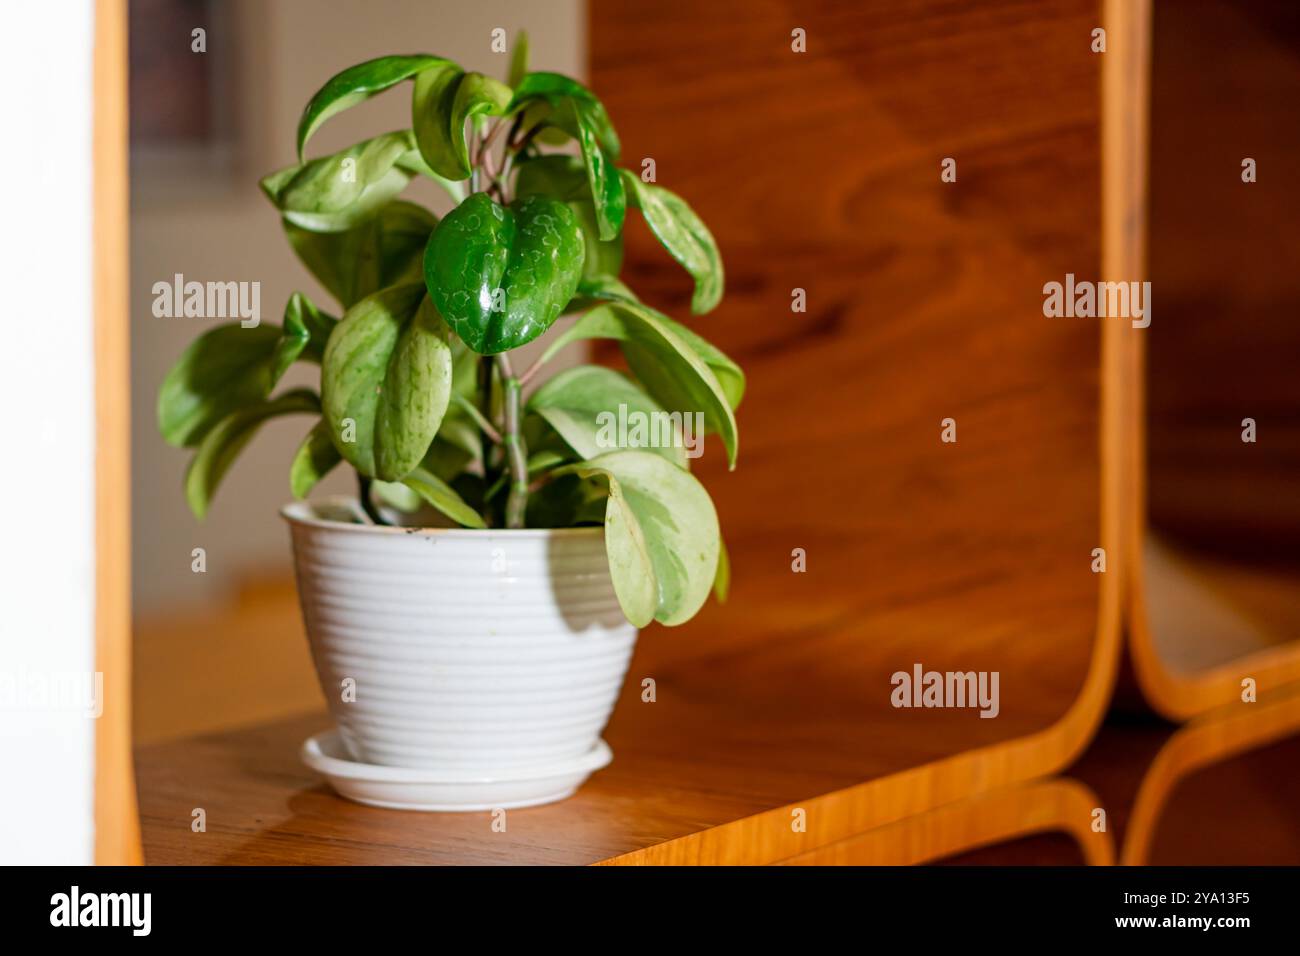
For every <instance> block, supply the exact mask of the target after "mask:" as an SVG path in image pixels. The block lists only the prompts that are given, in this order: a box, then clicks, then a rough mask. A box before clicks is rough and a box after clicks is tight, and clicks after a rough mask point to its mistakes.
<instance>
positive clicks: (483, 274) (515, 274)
mask: <svg viewBox="0 0 1300 956" xmlns="http://www.w3.org/2000/svg"><path fill="white" fill-rule="evenodd" d="M583 255H584V253H583V247H582V231H581V229H580V228H579V226H578V222H577V220H576V219H575V218H574V216H573V212H572V211H571V210H570V209H569V208H568V207H567V206H565V205H564V204H563V203H559V202H556V201H555V200H553V199H547V198H545V197H542V196H529V197H527V198H525V199H518V200H515V201H514V202H513V203H511V204H510V205H509V206H508V207H504V206H500V205H498V204H497V203H496V202H494V201H493V200H492V199H491V198H490V197H489V196H488V195H487V194H486V193H475V194H474V195H473V196H470V197H469V199H467V200H465V201H464V202H463V203H461V204H460V205H459V206H457V207H456V208H455V209H454V210H452V211H451V212H450V213H448V214H447V216H446V217H445V218H444V219H443V220H442V222H440V223H438V228H437V229H435V230H434V231H433V235H432V236H431V237H430V239H429V246H428V249H426V250H425V256H424V280H425V285H426V286H427V288H428V290H429V295H430V297H432V299H433V301H434V303H435V304H436V305H437V306H438V310H439V311H440V312H441V313H442V315H443V316H444V318H445V319H446V321H447V323H448V324H449V325H450V326H451V327H452V328H453V329H454V330H455V331H456V334H457V335H459V336H460V338H461V340H462V341H464V342H465V344H466V345H468V346H469V347H470V348H471V349H473V350H474V351H475V352H478V353H480V354H482V355H492V354H495V353H497V352H504V351H506V350H508V349H513V348H518V347H519V346H521V345H523V344H524V343H526V342H531V341H532V340H533V339H535V338H537V336H539V335H541V334H542V333H543V332H545V331H546V330H547V329H548V328H550V327H551V324H552V323H553V322H554V321H555V320H556V318H558V317H559V315H560V312H561V311H562V310H563V309H564V306H565V305H566V304H567V303H568V302H569V300H570V299H571V298H572V297H573V293H574V290H576V289H577V287H578V279H579V277H580V276H581V275H582V262H583Z"/></svg>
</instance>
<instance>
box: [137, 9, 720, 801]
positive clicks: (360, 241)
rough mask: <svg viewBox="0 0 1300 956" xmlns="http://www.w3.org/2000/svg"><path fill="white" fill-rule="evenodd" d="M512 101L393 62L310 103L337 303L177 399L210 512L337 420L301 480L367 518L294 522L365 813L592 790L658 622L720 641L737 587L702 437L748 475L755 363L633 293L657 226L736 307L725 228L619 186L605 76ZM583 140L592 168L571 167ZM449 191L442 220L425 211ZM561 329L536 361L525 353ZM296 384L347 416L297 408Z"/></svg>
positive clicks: (293, 175)
mask: <svg viewBox="0 0 1300 956" xmlns="http://www.w3.org/2000/svg"><path fill="white" fill-rule="evenodd" d="M526 57H527V53H526V38H524V37H523V36H522V35H521V37H520V39H519V41H517V43H516V47H515V53H514V57H513V60H512V66H511V75H510V82H509V85H507V84H506V83H502V82H500V81H498V80H495V79H493V78H491V77H488V76H485V75H483V74H480V73H475V72H468V71H465V70H463V69H461V68H460V67H459V66H457V65H456V64H455V63H453V62H451V61H450V60H447V59H445V58H442V57H437V56H425V55H418V56H388V57H381V58H379V59H375V60H370V61H368V62H366V63H362V64H359V65H357V66H354V67H352V68H350V69H347V70H344V71H343V72H342V73H339V74H338V75H336V76H334V77H333V78H332V79H330V80H329V81H328V82H327V83H326V84H325V85H324V86H323V87H321V89H320V90H319V92H317V93H316V95H315V96H313V97H312V99H311V101H310V102H309V103H308V104H307V106H306V109H305V110H304V111H303V115H302V119H301V122H300V123H299V126H298V132H297V149H298V158H299V162H298V163H297V164H296V165H293V166H290V167H288V168H286V169H282V170H279V171H278V172H274V173H272V174H271V175H269V176H267V177H265V178H264V179H263V180H262V182H261V186H262V189H263V191H264V192H265V194H266V196H267V197H268V198H269V199H270V200H271V202H272V203H273V204H274V205H275V207H276V209H277V210H279V213H280V215H281V219H282V224H283V228H284V231H285V234H286V237H287V238H288V240H289V243H290V245H291V246H292V247H293V249H294V251H295V252H296V253H297V255H298V257H299V258H300V259H301V260H302V263H303V264H304V265H305V266H306V268H307V269H308V270H309V271H310V272H311V273H312V274H313V275H314V276H315V277H316V278H317V279H318V280H319V281H320V283H321V285H322V286H323V287H324V288H325V289H327V290H328V291H329V292H330V293H331V294H332V295H333V296H334V298H335V299H337V301H338V312H339V313H340V314H339V315H338V316H337V317H336V316H335V315H333V314H331V313H330V312H327V311H326V310H325V309H323V308H321V307H318V306H317V305H316V304H315V303H314V302H312V301H310V300H309V299H308V298H307V297H306V296H304V295H302V294H301V293H295V294H294V295H293V296H292V297H291V298H290V299H289V302H288V305H287V306H286V308H285V313H284V322H283V325H282V326H281V327H275V326H273V325H271V324H268V323H263V324H260V325H256V326H254V327H250V328H245V327H243V326H242V325H240V324H238V323H235V324H231V325H226V326H221V327H217V328H214V329H212V330H210V331H208V332H206V333H205V334H203V335H202V336H200V337H199V338H198V339H197V340H196V341H195V342H194V343H193V344H192V345H191V346H190V347H189V349H187V350H186V352H185V353H184V354H183V355H182V356H181V358H180V359H179V361H178V362H177V364H176V365H175V367H174V368H173V369H172V370H171V371H170V373H169V374H168V376H167V378H166V379H165V381H164V382H163V384H162V387H161V390H160V394H159V401H158V419H159V426H160V429H161V431H162V434H163V436H164V438H165V439H166V440H167V441H168V442H170V443H172V444H174V445H177V446H180V447H185V448H190V449H193V452H194V454H193V458H192V460H191V462H190V465H189V469H188V471H187V473H186V476H185V494H186V497H187V499H188V502H189V505H190V507H191V509H192V510H193V511H194V513H195V515H196V516H198V517H200V518H202V517H203V515H204V513H205V512H206V510H207V508H208V504H209V502H210V500H211V498H212V495H213V493H214V492H215V491H216V488H217V486H218V484H219V483H220V481H221V478H222V476H223V475H224V474H225V472H226V470H227V469H228V468H229V466H230V464H231V463H232V461H233V460H234V459H235V457H236V456H237V455H238V454H239V452H240V450H241V449H242V448H243V447H244V445H245V444H246V443H247V442H248V441H249V440H250V439H251V438H252V437H253V435H254V433H255V432H256V430H257V429H258V427H259V426H260V425H261V424H262V423H263V422H265V421H267V420H268V419H270V418H273V417H276V416H281V415H305V416H309V417H311V418H315V419H316V421H315V422H314V424H312V426H311V427H310V429H309V430H308V431H307V433H306V435H305V437H304V438H303V440H302V443H301V445H300V446H299V448H298V450H297V452H296V453H295V455H294V456H293V459H292V462H291V464H290V466H289V481H290V487H291V490H292V493H293V495H294V496H295V498H297V499H303V498H304V497H305V496H306V495H307V494H308V492H310V491H311V490H312V488H313V486H314V485H315V484H316V483H317V482H318V481H319V480H320V479H321V477H322V476H324V475H325V474H326V473H328V472H330V471H331V470H332V469H334V468H335V467H337V466H340V465H346V466H349V467H351V468H352V469H354V470H355V472H356V475H357V478H358V488H359V496H358V498H357V499H356V500H355V501H352V500H350V499H334V500H329V501H324V502H317V503H307V502H305V501H296V502H294V503H292V504H290V505H288V506H287V507H285V509H284V510H283V514H284V517H285V518H286V519H287V521H288V523H289V527H290V530H291V534H292V539H293V548H294V556H295V562H296V570H297V580H298V588H299V596H300V599H301V604H302V611H303V617H304V619H305V624H306V629H307V633H308V636H309V640H310V643H311V648H312V654H313V658H314V660H315V664H316V668H317V672H318V675H319V678H320V682H321V687H322V689H323V691H324V693H325V697H326V699H327V700H328V701H329V705H330V708H331V712H332V715H333V717H334V719H335V721H336V722H337V725H338V730H337V732H331V733H329V734H324V735H318V736H317V737H314V738H312V739H311V740H309V741H308V742H307V743H306V744H305V745H304V757H305V759H307V760H308V762H309V763H311V764H312V765H313V766H316V767H318V768H320V769H322V770H323V771H324V772H325V773H326V774H327V776H329V778H330V780H331V782H332V783H333V784H334V785H335V787H336V788H337V789H339V790H340V791H341V792H343V793H344V794H345V795H348V796H351V797H354V798H355V799H359V800H362V801H364V802H370V803H377V804H381V805H387V806H403V807H413V808H426V809H469V808H474V807H489V808H492V807H506V806H521V805H527V804H530V803H540V802H545V801H548V800H554V799H559V798H561V797H563V796H566V795H567V794H568V793H571V792H572V791H573V789H574V788H575V787H576V786H578V785H579V784H580V783H581V782H582V780H583V779H585V778H586V776H587V775H588V774H589V773H590V772H591V771H592V770H593V769H595V768H597V767H599V766H602V765H603V764H604V763H605V762H607V761H608V760H609V757H610V755H609V751H608V748H607V747H605V745H604V744H603V742H602V741H601V740H600V733H601V731H602V729H603V727H604V725H605V723H606V722H607V720H608V717H609V713H610V710H611V709H612V707H613V703H614V701H615V699H616V697H617V694H618V690H619V687H620V685H621V684H622V681H623V677H624V674H625V672H626V668H627V663H628V660H629V658H630V656H631V653H632V647H633V643H634V641H635V639H636V634H637V629H638V628H641V627H644V626H646V625H647V624H649V623H650V622H651V621H658V622H660V623H661V624H665V625H669V626H672V625H676V624H681V623H683V622H684V621H687V620H689V619H690V618H691V617H692V616H693V615H694V614H695V613H696V611H697V610H698V609H699V608H700V606H701V605H702V603H703V602H704V601H705V599H706V598H707V597H708V595H709V592H710V590H713V591H714V592H716V593H717V595H718V597H719V598H720V599H722V598H724V597H725V592H726V589H727V578H728V570H727V559H726V555H725V550H724V548H723V545H722V542H721V537H720V534H719V528H718V520H717V515H716V512H715V511H714V507H713V504H712V502H711V500H710V498H709V495H708V493H707V492H706V491H705V490H704V488H703V486H702V485H701V484H700V483H699V481H698V480H696V479H695V478H694V477H693V476H692V475H691V472H690V470H689V464H690V461H689V458H690V457H692V456H693V455H695V454H698V451H699V445H698V442H699V440H700V438H701V437H702V435H701V432H703V431H707V432H709V433H713V434H716V435H718V436H719V437H720V439H721V446H722V449H723V450H724V452H725V454H726V455H727V458H728V463H729V465H731V466H732V467H734V464H735V457H736V447H737V435H736V420H735V415H734V411H735V408H736V406H737V404H738V403H739V401H740V398H741V394H742V392H743V390H744V376H743V374H742V373H741V371H740V369H739V368H738V367H737V366H736V364H735V363H734V362H732V361H731V360H730V359H729V358H728V357H727V356H726V355H724V354H723V353H722V352H721V351H719V350H718V349H716V348H714V347H713V346H712V345H710V344H709V343H708V342H706V341H705V340H704V339H703V338H701V337H700V336H699V335H697V334H695V333H694V332H692V331H690V330H689V329H687V328H686V327H684V326H683V325H681V324H679V323H677V322H675V321H673V320H672V319H670V318H668V317H667V316H665V315H663V314H661V313H660V312H658V311H656V310H654V309H653V308H651V307H649V306H647V305H645V304H644V303H642V302H641V301H640V300H639V299H638V298H637V297H636V295H635V294H634V293H633V292H632V291H631V290H630V289H629V288H628V287H627V286H626V285H624V284H623V283H622V282H620V281H619V278H618V274H619V270H620V267H621V262H622V239H621V231H622V225H623V221H624V218H625V215H626V213H627V211H628V210H629V209H636V210H639V211H640V214H641V215H642V216H643V217H644V218H645V221H646V223H647V224H648V225H649V227H650V229H651V231H652V232H653V233H654V235H655V236H656V237H657V238H658V239H659V241H660V242H661V243H662V244H663V246H664V247H665V248H666V250H667V251H668V253H669V254H670V255H671V256H672V257H673V258H674V259H676V260H677V261H678V262H679V263H681V265H682V266H683V267H684V268H685V269H686V271H687V272H688V273H689V274H690V275H691V276H692V277H693V279H694V288H695V291H694V295H693V299H692V311H693V312H695V313H697V314H699V313H705V312H708V311H709V310H711V309H712V308H713V307H714V306H716V305H717V304H718V301H719V300H720V299H721V297H722V291H723V270H722V263H721V260H720V258H719V255H718V249H717V246H716V244H715V242H714V240H713V237H712V236H711V235H710V233H709V231H708V229H707V228H706V227H705V225H704V224H703V223H702V222H701V221H700V220H699V218H698V217H697V216H696V215H695V214H694V213H693V212H692V211H691V209H690V208H689V207H688V206H687V205H686V203H685V202H683V201H682V199H680V198H679V197H678V196H676V195H674V194H673V193H671V192H669V191H668V190H667V189H664V188H662V187H660V186H657V185H655V184H653V183H649V182H644V181H642V178H641V177H640V176H638V175H636V174H634V173H632V172H630V171H628V170H626V169H620V168H618V166H617V165H616V164H617V163H618V159H619V141H618V137H617V135H616V134H615V131H614V127H613V125H612V124H611V123H610V120H609V118H608V116H607V115H606V113H605V110H604V108H603V106H602V105H601V103H600V102H599V100H597V98H596V97H595V96H594V95H593V94H592V93H591V91H590V90H588V89H586V88H585V87H584V86H583V85H582V84H580V83H578V82H577V81H575V80H573V79H570V78H568V77H565V76H560V75H558V74H554V73H544V72H528V71H527V69H526V66H525V61H526ZM407 81H410V83H411V85H412V111H411V128H410V129H403V130H397V131H394V132H388V133H383V134H381V135H379V136H376V137H374V138H373V139H368V140H366V141H364V142H361V143H358V144H356V145H355V146H352V147H349V148H348V149H345V150H342V151H341V152H338V153H335V154H333V155H330V156H322V157H318V158H314V159H306V160H304V159H303V154H304V150H305V149H306V147H307V145H308V142H309V140H310V139H311V137H312V134H313V133H315V132H316V130H317V129H318V128H319V127H320V126H321V124H323V123H325V122H326V121H327V120H328V119H329V118H330V117H331V116H333V115H335V114H336V113H338V112H340V111H342V110H345V109H347V108H349V107H350V106H353V105H354V104H356V103H359V102H361V101H362V100H365V99H367V98H369V97H371V96H375V95H377V94H379V93H382V92H383V91H385V90H389V89H390V88H392V87H395V86H398V85H400V84H404V83H406V82H407ZM573 142H576V146H577V148H576V151H572V152H576V153H577V155H571V153H570V152H565V151H563V147H564V145H565V144H570V143H573ZM416 177H427V178H429V179H431V180H433V181H435V182H436V183H438V184H439V185H441V186H442V187H443V188H444V189H445V190H446V191H447V192H448V193H449V194H450V195H451V196H452V198H453V200H454V201H455V203H456V205H455V208H454V209H453V210H452V211H451V212H450V213H448V214H447V215H446V216H445V217H443V218H442V219H441V220H439V219H438V218H437V217H435V216H434V215H433V214H432V213H430V212H429V211H427V210H426V209H424V208H423V207H421V206H419V205H416V204H414V203H411V202H408V201H406V200H404V199H401V198H399V196H400V194H401V193H402V192H403V190H404V189H405V187H406V186H407V185H408V184H409V183H410V182H411V181H412V180H413V179H414V178H416ZM577 313H581V315H580V317H578V318H577V319H576V321H573V322H572V324H569V325H568V326H567V328H565V329H564V330H563V331H562V332H561V331H560V330H558V329H557V330H555V331H554V332H553V333H552V336H551V341H550V342H549V343H548V344H547V345H546V348H545V349H544V351H542V352H541V353H540V357H539V358H537V359H536V360H535V361H533V362H531V363H530V364H529V365H528V367H527V368H522V367H520V365H522V363H518V364H517V363H516V360H515V350H516V349H518V348H519V347H520V346H523V345H525V344H527V343H529V342H531V341H532V340H534V339H536V338H538V337H539V336H542V335H544V334H546V333H547V332H548V330H550V329H551V327H552V325H553V324H554V323H555V322H556V320H557V319H558V318H559V317H560V316H561V315H567V314H577ZM584 339H612V340H615V341H617V342H618V343H619V346H620V347H621V350H622V353H623V356H624V357H625V358H626V361H627V366H628V369H629V374H623V373H620V372H618V371H615V370H613V369H611V368H607V367H603V366H598V365H583V366H579V367H576V368H569V369H567V370H565V371H563V372H561V373H560V374H558V375H555V376H554V377H552V378H550V379H549V380H548V381H546V382H545V383H544V384H542V385H541V386H540V387H537V388H535V390H532V391H531V392H530V393H529V394H528V395H527V397H525V390H526V389H527V388H528V387H529V385H530V383H532V382H534V380H535V379H536V378H537V376H538V373H539V371H540V370H542V369H544V368H545V366H546V364H547V362H548V361H549V360H551V359H552V358H553V357H554V356H555V355H556V353H557V352H558V351H559V350H560V349H561V348H563V347H564V346H565V345H567V344H569V343H571V342H576V341H579V340H584ZM294 362H309V363H313V364H316V365H319V368H320V389H319V392H317V391H314V390H311V389H304V388H294V389H289V390H283V391H281V392H279V393H278V394H273V392H274V389H275V386H276V384H277V382H278V381H279V380H280V378H281V376H282V375H283V374H284V373H285V371H286V369H287V368H288V367H289V366H290V365H291V364H292V363H294Z"/></svg>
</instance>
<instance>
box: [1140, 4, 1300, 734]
mask: <svg viewBox="0 0 1300 956" xmlns="http://www.w3.org/2000/svg"><path fill="white" fill-rule="evenodd" d="M1144 6H1147V4H1144ZM1147 19H1148V22H1149V19H1150V17H1149V10H1148V14H1147ZM1142 108H1143V110H1144V111H1145V110H1147V109H1148V108H1149V106H1148V104H1147V103H1145V102H1144V103H1143V105H1142ZM1143 125H1144V126H1146V125H1148V124H1147V122H1146V121H1145V120H1144V124H1143ZM1145 165H1146V164H1145V162H1143V164H1142V166H1143V168H1144V169H1145ZM1135 274H1136V273H1135ZM1146 344H1147V343H1146V337H1145V333H1144V330H1141V329H1136V330H1128V331H1126V332H1125V334H1123V335H1122V336H1121V351H1122V358H1121V362H1122V366H1123V374H1122V380H1123V381H1124V383H1125V392H1126V394H1125V399H1124V408H1123V413H1124V418H1125V422H1124V426H1123V429H1124V431H1125V433H1126V434H1127V435H1128V436H1129V439H1128V442H1127V448H1126V450H1125V482H1124V489H1125V503H1124V507H1123V512H1124V525H1125V529H1124V541H1125V544H1124V549H1125V553H1126V554H1127V555H1128V556H1129V557H1128V560H1127V561H1126V562H1125V565H1124V567H1125V574H1126V582H1125V595H1126V599H1125V624H1126V627H1127V631H1128V641H1127V653H1128V658H1129V660H1130V662H1131V664H1132V671H1133V675H1134V677H1135V679H1136V683H1137V685H1138V688H1139V689H1140V691H1141V692H1142V695H1143V697H1144V698H1145V699H1146V701H1147V702H1148V704H1149V705H1150V706H1151V707H1152V708H1153V709H1154V710H1155V711H1156V712H1157V713H1159V714H1160V715H1161V716H1163V717H1166V718H1168V719H1170V720H1175V721H1184V720H1187V719H1189V718H1191V717H1194V716H1196V715H1197V714H1201V713H1204V712H1206V711H1209V710H1212V709H1214V708H1216V707H1220V706H1223V705H1225V704H1230V703H1233V702H1235V701H1237V700H1238V699H1239V695H1240V694H1241V691H1242V679H1243V678H1245V677H1252V678H1254V679H1255V681H1256V684H1257V686H1258V687H1260V688H1264V687H1266V686H1267V687H1276V686H1278V685H1281V684H1286V683H1290V682H1293V681H1300V641H1297V642H1296V643H1294V644H1290V645H1278V646H1274V647H1268V648H1264V649H1260V650H1258V651H1255V652H1252V653H1249V654H1246V655H1244V656H1242V657H1240V658H1237V659H1234V660H1229V661H1226V662H1223V663H1218V664H1214V665H1212V666H1206V667H1194V666H1192V665H1190V664H1188V665H1184V664H1183V663H1182V662H1180V661H1178V660H1174V659H1171V657H1170V656H1169V655H1168V652H1166V653H1164V654H1162V651H1161V649H1160V643H1161V642H1158V641H1157V640H1156V637H1157V635H1156V627H1157V622H1156V620H1155V619H1154V618H1153V614H1152V607H1151V604H1152V600H1151V597H1152V595H1153V593H1154V590H1153V589H1155V588H1168V589H1170V590H1171V591H1174V589H1177V588H1180V587H1182V588H1183V589H1184V590H1185V591H1189V590H1190V589H1192V588H1194V587H1195V585H1191V584H1184V583H1183V581H1182V579H1181V577H1180V574H1181V573H1182V572H1180V571H1179V570H1178V569H1177V568H1175V567H1174V566H1173V565H1172V564H1170V563H1169V562H1167V561H1161V562H1159V563H1158V564H1157V563H1156V562H1155V561H1154V560H1153V558H1155V557H1157V556H1158V555H1159V554H1160V553H1161V552H1159V551H1157V550H1156V546H1155V543H1154V541H1153V540H1152V536H1151V534H1150V532H1149V529H1148V523H1147V501H1148V496H1147V492H1148V487H1147V486H1148V476H1147V463H1146V456H1145V448H1146V441H1147V438H1146V431H1147V426H1146V373H1145V368H1146V359H1145V352H1146ZM1153 568H1154V569H1157V570H1156V571H1155V573H1153ZM1182 600H1183V599H1182V598H1181V597H1179V598H1178V601H1179V603H1182ZM1198 613H1199V612H1198V611H1193V612H1192V613H1189V614H1188V615H1187V619H1185V620H1184V621H1180V622H1179V623H1178V624H1176V625H1173V624H1170V625H1166V626H1167V627H1170V628H1173V627H1177V628H1178V629H1179V631H1180V634H1179V635H1168V636H1169V637H1171V638H1172V637H1175V636H1182V633H1186V631H1188V630H1190V629H1192V628H1195V627H1198V626H1200V625H1199V624H1198V623H1193V620H1192V619H1194V618H1195V617H1196V615H1197V614H1198ZM1229 613H1230V612H1229ZM1213 626H1215V627H1218V628H1227V629H1230V630H1231V631H1232V632H1238V631H1244V630H1245V629H1246V628H1248V627H1249V625H1248V624H1247V623H1246V622H1244V621H1238V620H1231V619H1229V618H1223V619H1222V620H1221V622H1220V623H1219V624H1217V625H1213ZM1163 643H1164V645H1165V646H1166V647H1169V646H1170V645H1171V643H1172V641H1165V642H1163ZM1175 653H1176V651H1175Z"/></svg>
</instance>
